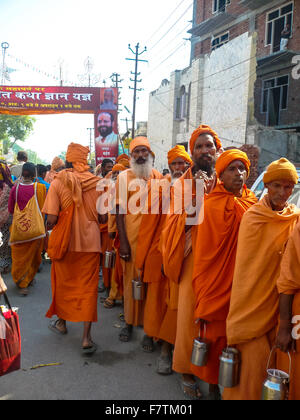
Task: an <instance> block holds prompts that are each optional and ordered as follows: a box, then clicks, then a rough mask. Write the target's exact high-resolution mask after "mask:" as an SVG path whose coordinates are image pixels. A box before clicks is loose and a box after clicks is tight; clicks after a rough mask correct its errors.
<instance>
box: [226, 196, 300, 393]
mask: <svg viewBox="0 0 300 420" xmlns="http://www.w3.org/2000/svg"><path fill="white" fill-rule="evenodd" d="M299 216H300V210H299V209H297V208H296V207H295V206H294V205H293V204H289V205H287V206H286V207H285V208H284V209H283V211H280V212H277V211H273V210H272V207H271V204H270V201H269V198H268V195H266V196H265V197H264V198H263V199H262V200H261V201H260V202H259V203H257V204H255V205H254V206H252V207H251V208H250V209H249V210H248V211H247V212H246V214H245V215H244V216H243V219H242V223H241V227H240V231H239V239H238V248H237V257H236V265H235V272H234V278H233V285H232V293H231V302H230V311H229V315H228V318H227V341H228V345H230V346H235V347H236V348H237V349H238V350H239V351H240V353H241V360H242V364H241V375H240V382H239V385H238V386H237V387H235V388H232V389H225V391H224V394H223V399H225V400H260V399H261V393H262V384H263V382H264V380H265V379H266V367H267V363H268V359H269V356H270V353H271V350H272V348H273V346H274V344H275V337H276V329H277V324H278V314H279V313H278V309H279V307H278V305H279V294H278V290H277V284H276V283H277V280H278V278H279V274H280V264H281V260H282V255H283V252H284V249H285V246H286V243H287V240H288V238H289V237H290V235H291V233H292V231H293V229H294V227H295V224H296V223H297V220H298V218H299ZM274 355H275V354H274ZM273 367H275V366H274V365H273Z"/></svg>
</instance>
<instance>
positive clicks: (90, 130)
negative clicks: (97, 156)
mask: <svg viewBox="0 0 300 420" xmlns="http://www.w3.org/2000/svg"><path fill="white" fill-rule="evenodd" d="M87 130H89V132H90V164H91V163H92V145H93V140H92V139H93V138H92V132H93V131H94V128H87Z"/></svg>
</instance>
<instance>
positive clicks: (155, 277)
mask: <svg viewBox="0 0 300 420" xmlns="http://www.w3.org/2000/svg"><path fill="white" fill-rule="evenodd" d="M157 178H158V179H159V180H160V183H161V182H165V183H166V185H167V187H169V185H168V181H167V180H163V181H161V180H162V179H163V177H162V175H161V177H159V175H157ZM151 192H152V190H150V194H149V196H148V214H145V215H143V219H142V222H141V225H140V229H139V235H138V244H137V252H136V259H135V266H136V268H137V270H138V271H140V272H141V273H142V278H143V281H144V283H146V284H147V296H146V302H145V311H144V331H145V334H147V335H148V336H149V337H153V338H156V339H157V338H158V336H159V331H160V328H161V324H162V321H163V318H164V315H165V312H166V285H165V277H164V276H163V274H162V270H161V269H162V255H161V252H160V250H159V243H160V236H161V232H162V229H163V226H164V222H165V218H166V215H164V214H162V213H161V212H162V208H161V201H160V200H161V195H160V196H159V201H160V202H159V214H151Z"/></svg>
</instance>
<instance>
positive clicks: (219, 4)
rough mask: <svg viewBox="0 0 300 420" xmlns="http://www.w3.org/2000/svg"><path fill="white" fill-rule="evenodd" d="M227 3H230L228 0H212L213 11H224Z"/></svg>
mask: <svg viewBox="0 0 300 420" xmlns="http://www.w3.org/2000/svg"><path fill="white" fill-rule="evenodd" d="M228 4H230V0H213V13H222V12H225V10H226V6H227V5H228Z"/></svg>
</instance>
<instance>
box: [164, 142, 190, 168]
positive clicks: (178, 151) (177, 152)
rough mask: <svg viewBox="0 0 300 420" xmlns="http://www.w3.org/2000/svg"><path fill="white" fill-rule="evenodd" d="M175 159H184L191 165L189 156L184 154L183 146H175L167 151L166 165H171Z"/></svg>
mask: <svg viewBox="0 0 300 420" xmlns="http://www.w3.org/2000/svg"><path fill="white" fill-rule="evenodd" d="M177 158H182V159H184V160H185V161H186V162H188V163H189V164H190V165H192V163H193V161H192V159H191V158H190V155H189V154H188V153H187V152H186V150H185V147H184V146H180V145H177V146H175V147H173V149H171V150H170V151H169V153H168V163H169V165H171V163H172V162H173V161H174V160H175V159H177Z"/></svg>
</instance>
